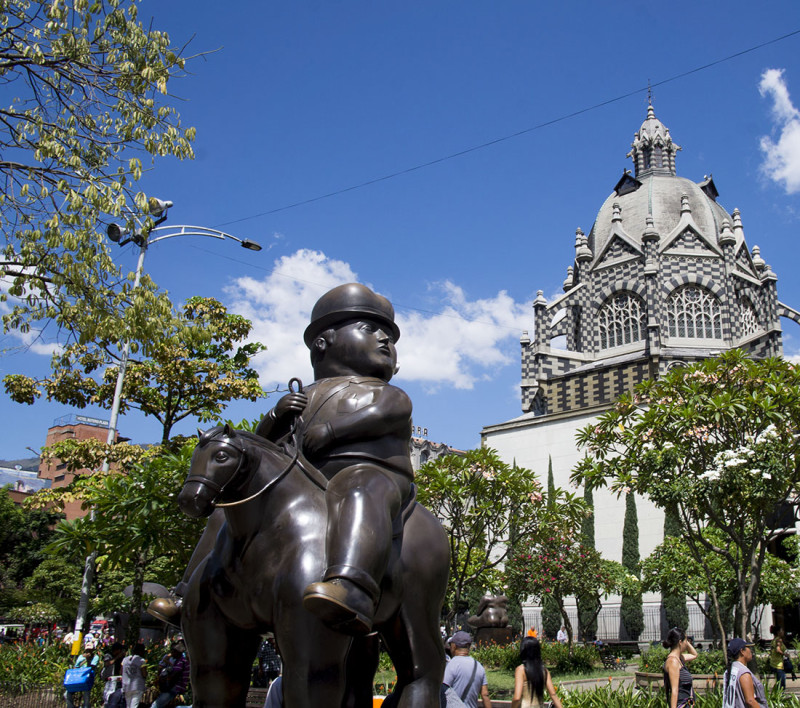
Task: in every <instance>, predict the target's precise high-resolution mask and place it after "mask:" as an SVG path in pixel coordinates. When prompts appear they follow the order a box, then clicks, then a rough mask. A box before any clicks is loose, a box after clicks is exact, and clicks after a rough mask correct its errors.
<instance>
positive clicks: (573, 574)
mask: <svg viewBox="0 0 800 708" xmlns="http://www.w3.org/2000/svg"><path fill="white" fill-rule="evenodd" d="M576 529H577V527H576V526H575V525H573V524H568V523H559V524H558V525H553V526H551V527H550V531H549V532H548V533H547V534H544V535H541V536H540V537H539V538H538V539H533V540H530V539H529V540H527V541H526V542H525V543H524V544H523V545H522V547H521V548H520V549H519V550H518V552H517V553H515V554H514V555H513V556H512V557H511V558H510V559H509V561H508V563H507V565H506V572H507V577H508V587H509V589H510V590H511V592H513V593H515V594H519V595H520V596H522V597H529V596H534V597H537V598H539V599H541V600H542V602H543V603H544V601H545V599H548V600H550V601H551V602H553V603H554V604H555V605H556V606H557V607H558V610H559V612H560V613H561V619H562V621H563V624H564V628H565V629H566V630H567V641H568V644H569V647H570V651H571V650H572V637H573V630H572V622H571V621H570V618H569V615H568V614H567V610H566V605H565V600H566V598H567V597H569V596H570V595H574V596H576V597H583V598H589V597H592V598H596V599H597V602H596V603H595V604H596V606H597V609H598V611H599V608H600V598H601V596H605V595H608V594H609V593H611V592H615V591H617V590H620V589H636V586H637V585H638V581H637V579H636V578H633V577H630V578H629V577H628V574H626V572H625V569H624V568H623V567H622V565H621V564H619V563H616V562H615V561H609V560H605V559H604V558H603V557H602V556H601V555H600V553H598V551H596V550H595V549H594V548H590V547H588V546H585V545H584V544H583V543H581V538H580V531H579V529H578V530H576Z"/></svg>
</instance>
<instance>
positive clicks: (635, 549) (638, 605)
mask: <svg viewBox="0 0 800 708" xmlns="http://www.w3.org/2000/svg"><path fill="white" fill-rule="evenodd" d="M622 565H623V566H624V567H625V570H627V571H628V572H629V573H632V574H633V575H638V574H639V520H638V516H637V513H636V498H635V496H634V494H633V492H628V494H627V495H626V496H625V523H624V525H623V527H622ZM619 614H620V620H621V622H622V626H623V627H624V628H625V631H626V632H627V633H628V636H629V637H630V638H631V639H633V640H637V639H639V635H640V634H641V633H642V630H643V629H644V612H643V610H642V593H640V592H637V593H625V594H623V595H622V603H621V604H620V608H619Z"/></svg>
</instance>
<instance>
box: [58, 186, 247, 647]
mask: <svg viewBox="0 0 800 708" xmlns="http://www.w3.org/2000/svg"><path fill="white" fill-rule="evenodd" d="M147 205H148V208H149V213H150V215H151V216H154V217H156V221H155V223H154V224H153V226H151V227H149V228H146V227H144V226H143V225H142V223H141V222H140V221H139V220H138V219H136V225H137V227H138V228H137V229H136V230H135V231H134V232H133V233H130V235H128V234H129V230H128V229H127V228H126V227H123V226H120V225H119V224H114V223H111V224H109V225H108V226H107V227H106V235H107V236H108V238H109V239H110V240H111V241H113V242H114V243H118V244H119V245H120V246H125V245H126V244H128V243H131V242H132V243H134V244H136V245H137V246H138V247H139V260H138V261H137V263H136V272H135V274H134V278H133V290H136V288H138V287H139V282H140V281H141V278H142V273H143V272H144V256H145V253H147V248H148V246H151V245H152V244H154V243H157V242H158V241H164V240H166V239H168V238H175V237H176V236H207V237H209V238H216V239H221V240H225V239H229V240H231V241H236V242H237V243H238V244H239V245H240V246H241V247H242V248H246V249H248V250H250V251H260V250H261V245H260V244H259V243H257V242H256V241H251V240H250V239H248V238H245V239H241V238H238V237H236V236H232V235H231V234H228V233H225V232H224V231H217V230H216V229H209V228H206V227H205V226H186V225H181V226H160V224H162V223H164V221H166V219H167V213H168V211H169V208H170V207H171V206H172V202H170V201H166V200H161V199H158V198H156V197H150V199H149V200H148V202H147ZM157 232H158V235H157V236H155V237H153V234H155V233H157ZM129 353H130V342H129V341H128V340H125V342H123V344H122V350H121V352H120V360H119V370H118V372H117V383H116V386H115V388H114V398H113V401H112V403H111V416H110V418H109V421H108V437H107V438H106V445H112V444H113V443H114V441H115V440H116V437H117V422H118V420H119V409H120V405H121V404H122V386H123V384H124V383H125V370H126V368H127V366H128V355H129ZM109 467H110V465H109V462H108V458H107V457H106V459H105V460H103V466H102V468H101V470H102V472H108V470H109ZM90 515H91V517H92V518H93V517H94V511H93V510H92V511H90ZM96 555H97V554H96V553H95V552H92V553H91V554H90V555H89V556H87V558H86V565H85V567H84V571H83V582H82V583H81V596H80V602H79V604H78V616H77V618H76V620H75V632H74V634H75V637H76V639H75V640H74V641H73V644H72V654H73V655H76V654H78V652H79V651H80V643H81V639H82V636H83V628H84V625H85V624H86V614H87V611H88V608H89V590H90V589H91V585H92V582H93V580H94V562H95V558H96Z"/></svg>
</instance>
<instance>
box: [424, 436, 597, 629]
mask: <svg viewBox="0 0 800 708" xmlns="http://www.w3.org/2000/svg"><path fill="white" fill-rule="evenodd" d="M416 483H417V487H418V499H419V501H420V502H421V503H422V504H424V505H425V506H427V507H428V508H429V509H431V511H433V513H434V514H436V515H437V516H438V517H439V519H440V520H441V522H442V524H443V526H444V527H445V530H446V531H447V534H448V536H449V538H450V580H449V584H448V592H447V604H448V605H449V607H450V608H451V615H453V613H454V611H455V609H456V608H457V607H458V606H459V605H460V604H461V602H462V600H463V599H464V597H465V594H466V590H467V588H469V587H478V588H479V589H481V590H484V591H485V590H493V591H499V590H501V589H502V583H503V577H502V574H501V573H500V570H499V569H500V568H501V567H502V565H503V563H504V562H505V561H506V559H507V558H508V557H509V555H510V554H511V553H512V551H513V549H515V548H516V547H517V545H518V544H519V543H520V541H521V539H525V538H528V537H538V535H539V534H541V533H543V531H544V530H546V529H547V527H548V524H549V523H550V521H551V515H550V512H549V511H548V509H547V505H546V504H545V500H544V495H543V494H542V488H541V485H540V483H539V482H538V481H537V480H536V478H535V477H534V475H533V473H532V472H531V471H530V470H526V469H523V468H521V467H517V466H516V465H515V464H514V465H509V464H506V463H505V462H503V461H502V460H501V459H500V457H499V456H498V454H497V452H495V451H494V450H491V449H488V448H479V449H477V450H469V451H467V453H466V454H465V455H463V456H461V455H446V456H442V457H439V458H437V459H435V460H432V461H430V462H428V463H426V464H425V465H423V466H422V467H421V468H420V470H419V471H418V472H417V476H416ZM558 499H559V501H560V502H561V506H560V511H563V513H564V515H565V516H566V518H568V519H571V520H572V521H573V522H574V523H576V524H577V523H579V517H580V514H581V513H582V510H583V506H582V504H580V502H579V500H575V499H574V498H573V497H572V496H571V495H568V494H566V493H564V492H560V493H559V495H558Z"/></svg>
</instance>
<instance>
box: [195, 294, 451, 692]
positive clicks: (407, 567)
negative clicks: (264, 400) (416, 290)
mask: <svg viewBox="0 0 800 708" xmlns="http://www.w3.org/2000/svg"><path fill="white" fill-rule="evenodd" d="M398 337H399V330H398V328H397V325H396V324H395V322H394V310H393V308H392V306H391V304H390V303H389V301H388V300H386V299H385V298H383V297H381V296H379V295H377V294H375V293H374V292H372V291H371V290H370V289H369V288H366V287H365V286H363V285H359V284H349V285H343V286H339V287H338V288H334V289H333V290H331V291H330V292H328V293H326V294H325V295H323V296H322V297H321V298H320V300H319V301H318V302H317V304H316V305H315V306H314V309H313V311H312V316H311V323H310V324H309V326H308V328H307V329H306V332H305V336H304V338H305V341H306V344H307V345H308V347H309V349H310V350H311V362H312V366H313V368H314V376H315V381H314V383H313V384H311V385H310V386H309V387H308V388H307V389H306V390H305V391H303V390H302V389H300V390H297V391H294V390H292V389H291V386H290V393H288V394H286V395H285V396H283V397H282V398H281V399H280V400H279V401H278V403H277V405H276V406H275V408H273V409H272V410H271V411H270V412H269V413H268V414H267V415H266V416H265V417H264V419H263V420H262V422H261V423H260V425H259V426H258V429H257V431H256V432H257V435H253V434H248V433H243V432H234V431H231V430H230V429H227V428H226V429H213V430H211V431H208V432H207V433H205V434H204V435H203V436H201V441H200V443H199V444H198V447H197V450H196V451H195V455H194V457H193V461H192V469H191V472H190V475H189V477H188V478H187V480H186V483H185V484H184V488H183V490H182V491H181V494H180V499H179V500H180V504H181V507H182V508H183V509H184V511H186V512H187V513H190V514H192V515H208V514H210V513H211V512H212V511H213V509H214V507H215V506H222V507H224V510H223V511H224V518H222V514H220V511H217V512H215V514H214V517H212V518H214V519H215V521H214V522H213V523H212V522H210V523H209V527H208V528H207V531H206V532H205V534H204V537H203V539H201V541H200V544H198V549H197V550H196V551H195V555H194V556H193V560H192V563H191V565H190V568H189V570H188V571H187V575H186V576H184V577H185V581H186V582H184V583H182V588H183V591H184V593H185V595H184V604H183V618H182V626H183V630H184V634H185V638H186V643H187V646H188V648H189V655H190V658H191V661H192V685H193V689H194V697H195V700H194V704H195V706H198V708H206V707H209V706H214V707H216V706H243V705H244V702H245V697H246V694H247V687H248V685H249V669H250V666H251V664H252V661H253V658H254V657H255V654H256V651H257V648H258V643H259V637H260V635H261V634H263V633H266V632H267V631H274V632H275V635H276V641H277V643H278V648H279V651H280V653H281V655H282V657H283V660H284V679H283V689H284V702H285V705H286V707H287V708H311V706H314V708H316V707H317V706H326V707H327V706H332V707H334V708H335V707H337V706H347V707H348V708H350V707H351V706H352V707H354V708H358V707H360V706H364V708H367V706H371V705H372V701H371V695H372V690H371V689H372V678H373V675H374V671H375V668H376V666H377V641H376V634H375V633H377V634H378V635H380V636H381V637H382V638H383V639H384V641H385V643H386V646H387V649H388V651H389V654H390V656H391V658H392V660H393V661H394V664H395V668H396V669H397V678H398V680H397V684H396V688H395V691H394V693H393V694H392V695H391V696H390V697H389V698H388V699H387V702H386V703H385V705H386V706H387V708H391V707H393V706H402V707H404V708H405V707H409V708H411V707H414V708H417V707H419V708H435V707H438V705H439V689H440V686H441V680H442V674H443V671H444V651H443V646H442V642H441V638H440V636H439V615H440V610H441V605H442V602H443V599H444V593H445V590H446V585H447V567H448V554H449V546H448V541H447V538H446V536H445V534H444V531H443V529H442V527H441V524H439V522H438V521H437V520H436V519H435V518H434V517H433V515H432V514H430V512H428V511H427V510H426V509H425V508H424V507H421V506H420V505H418V504H417V503H416V502H415V501H414V491H413V483H412V480H413V471H412V468H411V462H410V459H409V453H408V446H409V440H410V435H411V402H410V400H409V399H408V396H407V395H406V394H405V393H404V392H403V391H401V390H400V389H399V388H397V387H395V386H392V385H390V384H389V380H390V379H391V377H392V376H393V375H394V373H395V370H396V367H397V358H396V356H397V355H396V350H395V342H396V340H397V338H398ZM220 523H222V526H221V529H219V533H218V534H217V532H216V528H219V525H220ZM212 542H213V549H212V548H211V544H212Z"/></svg>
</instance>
